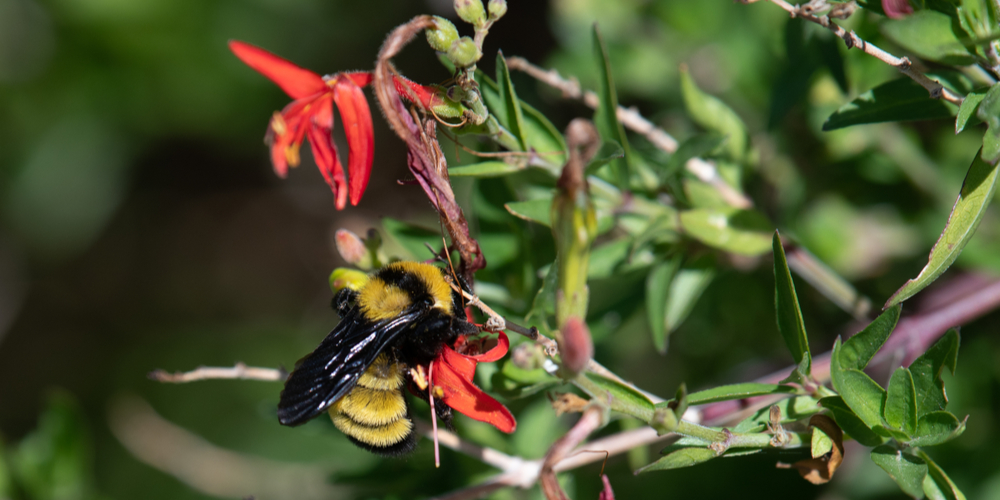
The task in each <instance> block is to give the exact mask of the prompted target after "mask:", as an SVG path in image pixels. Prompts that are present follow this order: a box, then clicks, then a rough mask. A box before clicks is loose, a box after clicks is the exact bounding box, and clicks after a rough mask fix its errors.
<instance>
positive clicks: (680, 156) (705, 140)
mask: <svg viewBox="0 0 1000 500" xmlns="http://www.w3.org/2000/svg"><path fill="white" fill-rule="evenodd" d="M726 139H727V137H726V136H724V135H720V134H718V133H708V134H700V135H696V136H694V137H691V138H689V139H688V140H686V141H684V142H682V143H681V145H680V146H678V147H677V151H674V154H673V155H671V156H670V160H669V161H668V162H667V166H666V168H664V169H663V174H662V175H661V176H660V179H661V180H666V179H669V178H671V177H673V176H675V175H677V173H678V172H680V171H681V170H682V169H683V168H684V165H685V164H687V162H688V160H690V159H691V158H696V157H699V156H705V155H706V154H708V153H711V152H712V151H715V150H716V149H718V148H719V146H722V144H724V143H725V142H726Z"/></svg>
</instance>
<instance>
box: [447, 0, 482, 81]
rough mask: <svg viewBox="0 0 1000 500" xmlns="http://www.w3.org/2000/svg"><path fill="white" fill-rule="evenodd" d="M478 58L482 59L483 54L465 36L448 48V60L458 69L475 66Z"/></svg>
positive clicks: (474, 43)
mask: <svg viewBox="0 0 1000 500" xmlns="http://www.w3.org/2000/svg"><path fill="white" fill-rule="evenodd" d="M476 1H477V2H478V1H479V0H476ZM480 57H483V54H482V52H480V51H479V47H476V42H473V41H472V39H471V38H469V37H467V36H463V37H462V38H459V39H458V40H455V43H452V44H451V47H449V48H448V59H450V60H451V62H453V63H455V66H458V67H460V68H466V67H469V66H472V65H473V64H476V61H478V60H479V58H480Z"/></svg>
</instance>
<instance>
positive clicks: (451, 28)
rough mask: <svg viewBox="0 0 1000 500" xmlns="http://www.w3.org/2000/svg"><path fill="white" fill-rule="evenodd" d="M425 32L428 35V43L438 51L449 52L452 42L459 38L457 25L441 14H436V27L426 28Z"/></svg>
mask: <svg viewBox="0 0 1000 500" xmlns="http://www.w3.org/2000/svg"><path fill="white" fill-rule="evenodd" d="M424 34H425V35H427V43H428V44H430V46H431V48H432V49H434V50H436V51H438V52H448V49H449V48H451V44H453V43H455V40H458V30H457V29H455V25H454V24H451V21H449V20H447V19H445V18H443V17H439V16H434V27H433V28H427V29H426V30H424Z"/></svg>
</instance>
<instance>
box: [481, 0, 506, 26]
mask: <svg viewBox="0 0 1000 500" xmlns="http://www.w3.org/2000/svg"><path fill="white" fill-rule="evenodd" d="M486 8H487V9H489V11H490V20H492V21H496V20H497V19H500V18H501V17H503V15H504V14H506V13H507V0H490V3H489V4H488V5H487V6H486Z"/></svg>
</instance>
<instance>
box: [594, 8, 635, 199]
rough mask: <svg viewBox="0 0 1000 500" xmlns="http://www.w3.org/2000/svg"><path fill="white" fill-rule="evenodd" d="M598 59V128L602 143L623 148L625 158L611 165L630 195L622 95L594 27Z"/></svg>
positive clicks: (595, 119)
mask: <svg viewBox="0 0 1000 500" xmlns="http://www.w3.org/2000/svg"><path fill="white" fill-rule="evenodd" d="M594 57H595V58H596V59H597V70H598V75H600V78H599V79H598V82H599V84H598V88H599V90H598V92H597V97H598V100H599V105H598V106H597V111H596V112H595V113H594V125H596V126H597V132H598V133H599V134H600V135H601V139H603V140H605V141H615V142H617V143H618V144H619V145H621V147H622V150H623V151H624V153H625V156H624V157H623V158H620V159H616V160H612V161H611V171H612V172H613V173H614V177H615V181H616V183H617V185H618V188H619V189H621V190H623V191H627V190H628V188H629V162H630V161H631V158H630V157H631V156H632V151H631V148H630V147H629V144H628V138H627V137H626V136H625V128H624V127H623V126H622V124H621V122H619V121H618V93H617V91H616V90H615V82H614V79H613V78H612V77H611V61H610V59H609V58H608V48H607V47H606V46H605V45H604V39H602V38H601V32H600V30H598V29H597V24H594Z"/></svg>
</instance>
